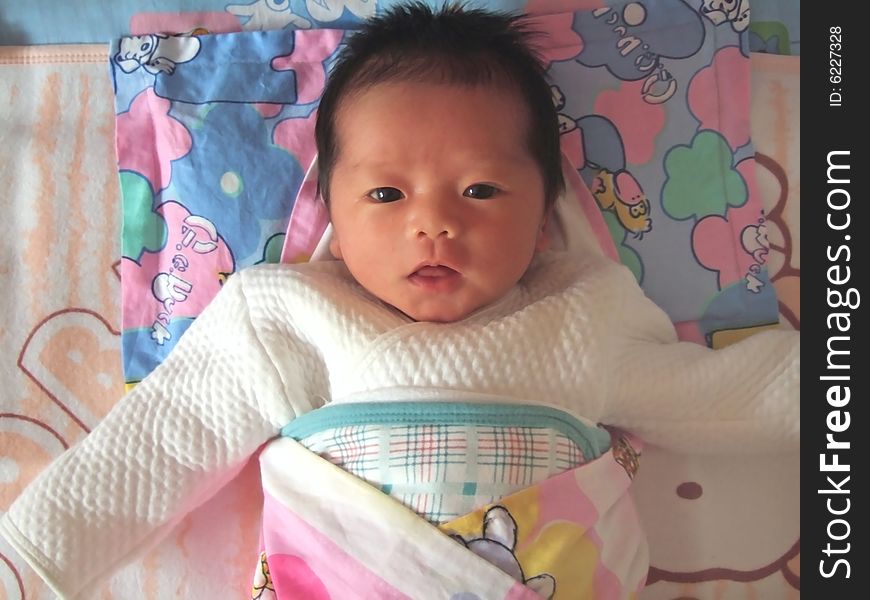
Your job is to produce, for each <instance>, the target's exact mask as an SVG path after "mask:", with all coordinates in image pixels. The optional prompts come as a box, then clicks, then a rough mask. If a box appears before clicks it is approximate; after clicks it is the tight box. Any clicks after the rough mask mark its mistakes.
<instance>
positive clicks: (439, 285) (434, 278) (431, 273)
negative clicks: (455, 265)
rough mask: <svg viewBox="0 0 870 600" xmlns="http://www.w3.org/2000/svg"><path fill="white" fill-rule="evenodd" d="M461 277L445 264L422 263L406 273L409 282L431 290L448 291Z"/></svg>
mask: <svg viewBox="0 0 870 600" xmlns="http://www.w3.org/2000/svg"><path fill="white" fill-rule="evenodd" d="M461 278H462V275H461V274H460V273H459V271H457V270H455V269H452V268H450V267H448V266H446V265H423V266H422V267H420V268H418V269H417V270H416V271H414V272H413V273H411V274H410V275H408V279H409V280H410V282H411V283H413V284H414V285H417V286H419V287H421V288H423V289H424V290H428V291H433V292H448V291H450V290H452V289H454V288H455V286H456V285H457V284H458V283H459V280H460V279H461Z"/></svg>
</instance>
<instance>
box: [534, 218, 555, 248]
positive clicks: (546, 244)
mask: <svg viewBox="0 0 870 600" xmlns="http://www.w3.org/2000/svg"><path fill="white" fill-rule="evenodd" d="M552 214H553V210H552V209H548V210H547V212H546V213H545V214H544V218H543V220H542V221H541V229H540V230H539V231H538V239H537V240H536V241H535V252H544V251H546V250H549V249H550V241H551V240H550V221H551V220H552V219H551V216H552Z"/></svg>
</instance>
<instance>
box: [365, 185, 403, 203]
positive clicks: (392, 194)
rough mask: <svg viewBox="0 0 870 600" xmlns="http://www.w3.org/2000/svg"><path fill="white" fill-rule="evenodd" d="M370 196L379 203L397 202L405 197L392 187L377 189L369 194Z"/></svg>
mask: <svg viewBox="0 0 870 600" xmlns="http://www.w3.org/2000/svg"><path fill="white" fill-rule="evenodd" d="M368 196H369V198H371V199H372V200H377V201H378V202H395V201H396V200H401V199H402V198H404V197H405V195H404V194H403V193H402V192H400V191H399V190H397V189H396V188H391V187H379V188H375V189H373V190H372V191H370V192H369V193H368Z"/></svg>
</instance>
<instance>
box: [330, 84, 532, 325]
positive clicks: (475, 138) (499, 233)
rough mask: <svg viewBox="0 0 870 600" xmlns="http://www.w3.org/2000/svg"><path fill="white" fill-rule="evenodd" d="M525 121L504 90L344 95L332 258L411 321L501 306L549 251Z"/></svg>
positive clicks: (434, 88)
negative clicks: (535, 261) (496, 302)
mask: <svg viewBox="0 0 870 600" xmlns="http://www.w3.org/2000/svg"><path fill="white" fill-rule="evenodd" d="M527 124H528V116H527V111H526V109H525V106H524V105H523V104H522V101H521V100H520V99H519V98H517V97H516V94H514V93H511V92H508V91H505V90H503V89H500V88H490V87H485V86H481V87H459V86H453V85H446V84H425V83H384V84H379V85H376V86H374V87H372V88H369V89H367V90H365V91H363V92H360V93H358V94H356V95H354V96H351V97H349V98H347V99H346V100H345V102H344V103H343V104H342V106H341V108H340V110H339V113H338V116H337V127H336V129H337V138H338V157H337V160H336V162H335V166H334V169H333V172H332V178H331V180H330V212H331V218H332V225H333V230H334V238H333V242H332V244H331V246H330V249H331V251H332V253H333V254H334V255H335V256H336V257H337V258H340V259H342V260H344V262H345V263H346V264H347V268H348V269H349V270H350V272H351V274H352V275H353V276H354V278H356V280H357V281H358V282H359V283H360V284H361V285H362V286H363V287H365V288H366V289H367V290H368V291H369V292H371V293H372V294H374V295H375V296H377V297H378V298H380V299H381V300H383V301H384V302H387V303H388V304H391V305H392V306H394V307H396V308H398V309H399V310H401V311H402V312H403V313H405V314H406V315H408V316H409V317H411V318H412V319H415V320H417V321H441V322H450V321H457V320H459V319H462V318H464V317H465V316H467V315H469V314H470V313H471V312H473V311H474V310H476V309H478V308H480V307H482V306H485V305H487V304H489V303H491V302H493V301H494V300H497V299H498V298H500V297H501V296H502V295H504V294H505V292H507V291H508V290H509V289H510V288H511V287H512V286H513V285H514V284H516V282H517V281H518V280H519V279H520V277H522V275H523V273H525V271H526V269H527V268H528V266H529V263H530V262H531V260H532V257H533V256H534V253H535V252H536V250H541V249H543V248H544V247H545V245H546V240H545V238H544V235H543V233H542V231H543V226H544V184H543V179H542V177H541V173H540V168H539V166H538V164H537V163H536V162H535V161H534V160H533V158H532V156H531V154H530V153H529V150H528V147H527V146H528V144H527V142H526V131H527Z"/></svg>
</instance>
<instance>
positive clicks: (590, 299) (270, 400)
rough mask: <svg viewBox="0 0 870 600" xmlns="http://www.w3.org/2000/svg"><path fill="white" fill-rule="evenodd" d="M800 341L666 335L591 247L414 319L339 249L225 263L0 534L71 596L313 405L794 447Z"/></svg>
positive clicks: (737, 445) (709, 445)
mask: <svg viewBox="0 0 870 600" xmlns="http://www.w3.org/2000/svg"><path fill="white" fill-rule="evenodd" d="M799 340H800V338H799V334H797V333H794V332H785V331H781V332H766V333H761V334H758V335H755V336H753V337H751V338H749V339H748V340H745V341H743V342H741V343H739V344H737V345H734V346H731V347H729V348H727V349H724V350H718V351H712V350H708V349H706V348H703V347H700V346H697V345H694V344H689V343H678V342H677V338H676V334H675V332H674V329H673V326H672V325H671V323H670V321H669V320H668V318H667V316H666V315H665V314H664V312H662V311H661V310H660V309H659V308H658V307H656V306H655V305H654V304H653V303H652V302H651V301H649V300H648V299H647V298H646V297H645V296H644V295H643V292H642V291H641V290H640V288H639V287H638V286H637V284H636V282H635V280H634V278H633V276H632V275H631V273H630V272H629V271H628V270H627V269H625V268H624V267H622V266H620V265H618V264H616V263H614V262H611V261H609V260H607V259H604V258H601V257H595V256H587V257H585V258H581V257H577V256H569V255H566V254H560V253H549V254H546V255H543V256H541V257H538V258H537V259H536V261H535V263H534V264H533V266H532V268H531V269H530V270H529V272H528V273H527V274H526V276H525V277H524V279H523V280H522V281H521V282H520V284H519V285H518V286H516V287H515V288H514V289H513V290H512V291H511V292H509V293H508V294H507V295H506V296H505V297H504V298H502V299H500V300H499V301H498V302H496V303H495V304H493V305H490V306H488V307H485V308H483V309H480V310H479V311H477V312H475V313H474V314H472V315H471V316H469V317H467V318H466V319H464V320H463V321H461V322H458V323H451V324H435V323H422V322H420V323H418V322H413V321H411V320H410V319H408V318H407V317H406V316H405V315H403V314H402V313H400V312H398V311H396V310H395V309H393V308H391V307H388V306H386V305H384V304H383V303H381V302H380V301H379V300H377V299H375V298H373V297H372V296H370V295H369V294H368V293H367V292H365V291H364V290H363V289H362V288H361V287H360V286H359V285H358V284H356V283H355V282H354V281H353V280H352V279H351V278H350V276H349V274H348V273H347V271H346V269H345V267H344V266H343V264H342V263H337V262H324V263H309V264H305V265H298V266H295V267H289V266H286V265H264V266H261V267H257V268H253V269H249V270H247V271H244V272H242V273H240V274H237V275H234V276H232V277H231V278H230V279H229V281H228V282H227V284H226V285H225V287H224V289H223V290H222V291H221V293H220V294H218V296H217V297H216V298H215V300H214V301H213V302H212V303H211V304H210V305H209V306H208V308H207V309H206V310H205V311H204V312H203V313H202V314H201V315H200V317H199V318H197V320H196V321H195V322H194V324H193V325H192V326H191V328H190V329H189V330H188V331H187V333H186V334H185V335H184V337H183V338H182V340H181V341H180V343H179V344H178V346H177V347H176V349H175V350H174V351H173V352H172V353H171V355H170V356H169V357H168V358H167V359H166V360H165V361H164V362H163V363H162V364H161V365H160V366H159V367H158V368H157V369H156V370H155V371H154V372H153V373H152V374H151V375H150V376H149V377H147V378H146V379H145V380H144V381H142V382H141V383H140V384H139V385H138V386H137V387H136V388H134V389H133V391H132V392H130V393H129V394H128V395H127V396H126V397H125V398H124V399H123V400H121V402H119V404H118V405H117V406H116V407H115V408H114V409H113V410H112V411H111V413H110V414H109V415H108V416H107V417H106V418H105V419H104V420H103V421H102V422H101V423H100V425H99V426H98V427H96V428H95V429H94V431H93V432H92V433H91V434H90V435H89V436H88V437H87V438H86V439H85V440H84V441H83V442H81V443H80V444H78V445H77V446H75V447H73V448H72V449H70V450H69V451H68V452H67V453H65V454H64V455H62V456H61V457H60V458H59V459H58V460H57V461H55V462H54V463H53V464H52V465H51V466H50V467H49V468H48V469H47V470H46V471H45V472H43V473H42V474H41V475H40V476H39V477H38V478H37V479H36V480H35V481H34V482H33V483H32V484H31V485H30V486H29V487H28V488H27V489H26V490H25V492H24V493H23V494H22V496H21V497H20V498H19V499H18V500H16V502H15V503H14V504H13V505H12V506H11V507H10V509H9V511H8V512H7V513H6V515H4V517H3V519H2V520H0V533H2V534H3V535H4V536H5V537H6V538H7V539H8V540H9V542H10V543H11V544H12V545H13V546H14V547H15V548H16V549H17V550H18V551H19V552H20V553H21V554H22V555H23V556H24V557H25V558H26V559H27V560H28V562H30V563H31V564H32V565H33V566H34V568H35V569H36V570H37V571H38V572H39V573H40V575H41V576H43V577H44V578H45V579H46V580H47V581H48V582H49V585H51V586H52V588H53V589H54V590H55V591H56V592H58V593H59V594H60V595H61V596H64V597H67V596H69V597H75V596H76V595H77V594H79V593H84V592H86V591H87V590H89V589H90V586H92V585H93V584H94V583H95V582H97V581H98V580H100V579H102V578H104V577H106V576H108V575H109V574H110V573H111V572H112V571H114V570H115V569H117V568H118V567H120V566H121V565H122V564H124V563H126V562H129V561H130V560H131V559H132V558H134V557H135V556H136V555H138V554H139V553H140V552H142V551H143V550H144V549H146V548H147V547H148V546H150V545H151V544H152V543H154V542H156V541H157V540H158V539H159V538H160V537H161V536H162V535H164V534H165V533H167V532H168V531H169V529H170V528H171V527H172V526H173V525H174V524H175V523H176V522H177V521H179V520H180V519H181V517H182V516H183V515H184V514H185V513H187V512H188V511H190V510H192V509H193V508H194V507H196V506H197V505H199V504H201V503H202V502H203V501H205V500H206V499H207V498H209V497H210V496H211V495H212V494H214V493H215V492H216V491H217V490H218V489H219V488H220V487H221V486H223V485H224V484H225V483H226V482H228V481H229V480H230V479H231V478H232V477H233V476H234V475H235V474H236V473H237V472H238V471H239V470H240V469H241V467H242V466H243V465H244V464H245V462H246V461H247V459H248V458H249V457H250V456H251V455H252V454H253V453H254V452H255V451H256V450H257V449H258V447H260V446H261V445H262V444H263V443H264V442H266V441H268V440H269V439H270V438H272V437H273V436H275V435H276V434H277V433H278V431H279V429H280V428H281V427H282V426H283V425H285V424H286V423H288V422H289V421H290V420H292V419H293V418H294V417H295V416H296V415H300V414H303V413H305V412H307V411H310V410H312V409H315V408H317V407H319V406H322V405H323V404H324V403H326V402H349V401H354V400H374V399H382V400H385V401H389V400H390V399H401V400H413V399H416V398H427V399H449V400H478V401H486V400H487V399H491V398H496V399H498V400H499V401H502V402H504V401H516V402H521V403H542V404H547V405H550V406H554V407H558V408H561V409H563V410H566V411H568V412H570V413H572V414H574V415H576V416H578V417H581V418H585V419H587V420H591V421H592V422H601V423H605V424H609V425H615V426H618V427H622V428H625V429H627V430H630V431H632V432H634V433H636V434H638V435H639V436H640V437H642V438H644V439H645V440H646V441H648V442H651V443H654V444H657V445H661V446H666V447H669V448H672V449H676V450H692V451H698V450H700V451H707V450H723V449H729V450H731V449H738V450H759V449H782V448H785V447H790V448H794V447H796V446H797V442H798V437H799V432H800V425H799V422H800V421H799V418H800V415H799V408H798V406H799V404H798V402H799V395H798V394H799V392H798V384H799V368H800V358H799V355H800V348H799V344H800V341H799ZM288 468H292V466H290V465H288Z"/></svg>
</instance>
